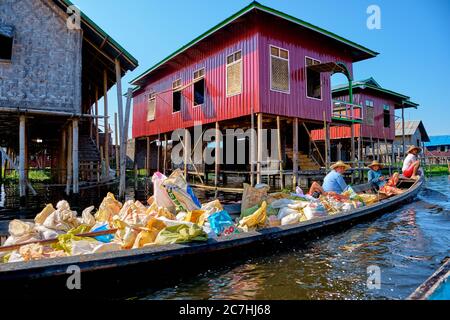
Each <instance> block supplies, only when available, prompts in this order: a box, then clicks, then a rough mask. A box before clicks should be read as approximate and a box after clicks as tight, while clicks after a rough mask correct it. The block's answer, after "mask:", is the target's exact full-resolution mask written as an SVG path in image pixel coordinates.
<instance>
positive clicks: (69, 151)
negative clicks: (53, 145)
mask: <svg viewBox="0 0 450 320" xmlns="http://www.w3.org/2000/svg"><path fill="white" fill-rule="evenodd" d="M72 134H73V132H72V125H71V124H69V125H68V128H67V178H66V194H67V195H70V189H71V185H72V173H73V171H72V163H73V162H72V161H73V159H72V152H73V149H72Z"/></svg>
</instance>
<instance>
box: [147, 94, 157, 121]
mask: <svg viewBox="0 0 450 320" xmlns="http://www.w3.org/2000/svg"><path fill="white" fill-rule="evenodd" d="M155 113H156V96H155V95H153V94H152V95H150V97H149V98H148V105H147V121H152V120H155Z"/></svg>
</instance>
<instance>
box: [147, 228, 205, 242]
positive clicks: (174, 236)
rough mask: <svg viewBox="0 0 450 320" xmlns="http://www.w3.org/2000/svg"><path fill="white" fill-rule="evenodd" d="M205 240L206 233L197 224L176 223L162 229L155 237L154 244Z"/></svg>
mask: <svg viewBox="0 0 450 320" xmlns="http://www.w3.org/2000/svg"><path fill="white" fill-rule="evenodd" d="M207 240H208V236H207V234H206V233H205V232H204V231H203V229H202V228H200V227H199V226H198V225H196V224H193V225H192V226H187V225H178V226H173V227H167V228H165V229H163V230H162V231H161V232H160V233H159V234H158V236H157V237H156V240H155V244H158V245H165V244H174V243H185V242H190V241H207Z"/></svg>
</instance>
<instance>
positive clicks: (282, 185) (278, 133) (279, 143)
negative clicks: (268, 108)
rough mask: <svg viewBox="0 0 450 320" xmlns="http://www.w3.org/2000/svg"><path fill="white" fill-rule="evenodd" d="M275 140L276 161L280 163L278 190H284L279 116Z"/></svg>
mask: <svg viewBox="0 0 450 320" xmlns="http://www.w3.org/2000/svg"><path fill="white" fill-rule="evenodd" d="M277 140H278V141H277V145H278V161H280V188H281V189H284V174H283V155H282V152H281V120H280V117H279V116H277Z"/></svg>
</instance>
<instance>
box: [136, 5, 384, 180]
mask: <svg viewBox="0 0 450 320" xmlns="http://www.w3.org/2000/svg"><path fill="white" fill-rule="evenodd" d="M376 55H377V53H376V52H374V51H372V50H370V49H367V48H365V47H363V46H361V45H359V44H356V43H355V42H352V41H350V40H347V39H344V38H342V37H340V36H338V35H336V34H334V33H331V32H329V31H326V30H324V29H322V28H319V27H316V26H314V25H312V24H310V23H307V22H305V21H303V20H300V19H297V18H295V17H292V16H290V15H287V14H284V13H282V12H280V11H277V10H274V9H272V8H269V7H266V6H263V5H261V4H259V3H257V2H252V3H251V4H250V5H248V6H246V7H245V8H243V9H242V10H240V11H239V12H237V13H235V14H234V15H232V16H231V17H229V18H228V19H226V20H225V21H223V22H221V23H220V24H218V25H217V26H215V27H213V28H211V29H210V30H208V31H206V32H205V33H204V34H202V35H200V36H199V37H197V38H196V39H194V40H193V41H191V42H190V43H188V44H186V45H185V46H183V47H181V48H180V49H179V50H177V51H176V52H174V53H173V54H171V55H170V56H168V57H167V58H165V59H164V60H162V61H161V62H159V63H157V64H156V65H155V66H153V67H151V68H150V69H148V70H147V71H146V72H145V73H143V74H142V75H140V76H139V77H137V78H136V79H135V80H133V81H132V84H134V85H136V89H135V91H134V113H133V137H134V138H135V139H136V161H137V163H138V165H139V167H143V166H145V167H146V168H147V169H149V171H150V169H151V170H153V169H159V170H161V171H162V170H167V171H168V170H170V169H171V168H172V167H173V166H171V165H170V164H169V158H170V155H168V154H167V151H168V150H167V149H168V148H166V147H165V146H167V145H170V139H171V133H172V132H173V131H174V130H176V129H179V128H185V129H187V130H188V131H193V127H194V125H196V124H198V123H201V124H202V126H203V130H204V129H206V128H208V127H213V128H219V129H220V130H221V132H222V133H223V134H227V133H226V132H227V129H236V128H240V129H244V130H246V129H249V128H252V127H253V128H255V129H256V128H258V129H259V130H258V139H256V137H255V140H259V132H260V131H261V130H260V129H276V130H277V132H278V139H279V141H280V144H279V148H278V149H279V150H270V148H269V150H268V151H269V152H268V155H265V154H264V153H263V151H262V150H261V148H260V147H257V146H256V144H257V143H251V142H250V141H249V144H250V145H251V148H254V149H251V150H253V151H252V152H247V153H246V157H245V160H246V161H245V163H241V164H236V163H229V162H227V161H225V160H224V161H223V162H224V163H223V164H221V165H220V166H212V167H208V165H201V164H197V165H193V164H191V163H186V165H185V166H184V169H185V171H186V173H188V174H192V176H193V177H199V179H200V180H202V181H201V182H204V183H206V181H207V178H208V171H209V170H211V171H214V172H215V173H216V175H215V176H217V175H218V173H219V171H220V172H221V173H222V177H223V179H224V182H225V179H226V174H231V173H233V172H234V173H239V174H242V175H243V176H245V177H247V178H248V179H249V180H253V176H254V175H255V176H256V178H257V179H256V180H257V181H262V180H263V179H264V178H265V177H269V178H270V177H274V180H275V178H276V179H278V178H280V184H281V186H283V185H284V177H285V176H292V177H293V178H294V179H293V182H294V184H296V183H297V177H298V175H299V174H301V173H304V172H307V171H314V170H316V169H319V168H320V167H321V166H324V165H325V163H326V158H327V157H326V155H328V156H329V153H328V154H324V152H323V150H322V152H320V150H319V149H318V148H315V147H314V143H315V141H313V140H312V139H310V135H311V130H314V129H318V128H323V127H324V124H325V125H326V126H329V125H330V123H331V121H332V113H333V108H334V106H333V104H332V96H331V83H330V77H331V76H332V75H333V74H334V73H337V72H340V73H344V74H345V75H346V76H347V77H348V78H349V79H350V80H351V79H352V64H353V63H355V62H358V61H362V60H365V59H369V58H373V57H375V56H376ZM343 106H344V108H346V109H348V110H350V106H348V105H346V104H343ZM355 114H356V113H354V114H352V115H350V116H349V117H350V118H352V117H354V115H355ZM237 140H238V141H245V140H247V141H248V140H249V138H248V137H246V138H245V139H237ZM164 141H167V143H166V142H164ZM189 143H190V144H191V145H192V146H200V147H201V148H202V149H204V148H208V147H211V143H209V144H208V143H205V142H201V143H198V141H193V140H192V141H189ZM212 146H213V147H214V144H213V145H212ZM217 146H218V147H219V149H221V150H219V149H217V151H221V153H223V154H224V155H226V154H227V153H228V151H229V150H227V145H226V144H225V143H224V144H217ZM277 151H278V152H277ZM278 155H279V157H277V156H278ZM280 158H281V159H280ZM218 183H220V181H218V180H217V179H216V181H215V187H217V184H218Z"/></svg>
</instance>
